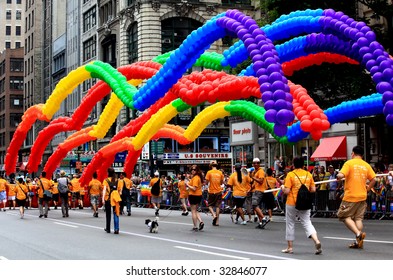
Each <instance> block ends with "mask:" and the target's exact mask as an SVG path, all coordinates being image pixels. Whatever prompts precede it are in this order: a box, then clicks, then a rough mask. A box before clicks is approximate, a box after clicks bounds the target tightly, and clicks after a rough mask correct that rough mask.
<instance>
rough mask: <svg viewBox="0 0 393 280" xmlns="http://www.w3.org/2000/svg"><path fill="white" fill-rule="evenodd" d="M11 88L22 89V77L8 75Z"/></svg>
mask: <svg viewBox="0 0 393 280" xmlns="http://www.w3.org/2000/svg"><path fill="white" fill-rule="evenodd" d="M10 89H11V90H23V77H10Z"/></svg>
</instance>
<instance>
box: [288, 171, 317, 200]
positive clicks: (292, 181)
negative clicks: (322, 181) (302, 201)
mask: <svg viewBox="0 0 393 280" xmlns="http://www.w3.org/2000/svg"><path fill="white" fill-rule="evenodd" d="M296 175H297V176H296ZM298 177H299V178H298ZM299 179H300V180H299ZM302 184H304V185H306V187H308V189H309V190H310V188H311V187H315V182H314V178H313V177H312V175H311V173H310V172H308V171H306V170H304V169H301V168H298V169H295V170H293V171H291V172H289V173H288V174H287V177H286V178H285V183H284V186H285V187H286V188H288V189H290V192H289V194H288V195H287V203H286V204H287V205H291V206H295V205H296V198H297V193H298V192H299V189H300V186H301V185H302Z"/></svg>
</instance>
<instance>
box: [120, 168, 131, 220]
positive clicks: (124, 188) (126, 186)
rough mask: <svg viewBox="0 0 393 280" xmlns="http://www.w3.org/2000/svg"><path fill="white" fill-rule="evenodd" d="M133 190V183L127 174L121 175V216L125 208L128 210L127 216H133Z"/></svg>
mask: <svg viewBox="0 0 393 280" xmlns="http://www.w3.org/2000/svg"><path fill="white" fill-rule="evenodd" d="M131 188H132V181H131V180H130V179H128V178H127V174H126V173H125V172H122V173H120V178H119V193H120V194H121V205H120V215H123V209H124V206H126V209H127V216H131Z"/></svg>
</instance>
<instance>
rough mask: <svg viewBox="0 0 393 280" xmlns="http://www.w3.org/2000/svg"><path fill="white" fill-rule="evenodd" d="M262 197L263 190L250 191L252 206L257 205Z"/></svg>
mask: <svg viewBox="0 0 393 280" xmlns="http://www.w3.org/2000/svg"><path fill="white" fill-rule="evenodd" d="M262 197H263V192H261V191H255V192H253V193H252V206H253V207H257V206H258V207H259V205H261V201H262Z"/></svg>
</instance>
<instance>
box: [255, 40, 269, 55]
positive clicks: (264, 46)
mask: <svg viewBox="0 0 393 280" xmlns="http://www.w3.org/2000/svg"><path fill="white" fill-rule="evenodd" d="M258 45H259V43H258ZM260 50H261V53H262V55H264V54H266V53H269V54H272V53H271V50H272V48H271V47H270V46H269V45H268V44H266V43H265V44H264V45H263V46H262V47H261V48H260ZM270 56H272V55H270Z"/></svg>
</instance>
